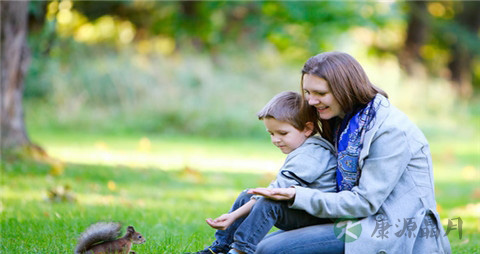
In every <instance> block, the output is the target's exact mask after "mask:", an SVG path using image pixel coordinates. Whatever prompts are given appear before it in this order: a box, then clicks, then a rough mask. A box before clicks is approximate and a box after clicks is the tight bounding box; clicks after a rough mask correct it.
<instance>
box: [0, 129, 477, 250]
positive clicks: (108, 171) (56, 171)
mask: <svg viewBox="0 0 480 254" xmlns="http://www.w3.org/2000/svg"><path fill="white" fill-rule="evenodd" d="M33 139H34V141H36V142H38V143H40V144H42V145H43V146H44V147H45V148H46V149H47V151H48V152H49V153H50V154H51V155H53V156H54V157H57V158H60V159H61V160H63V163H51V164H40V163H36V162H31V161H3V162H2V168H1V176H2V177H1V189H0V190H1V191H0V195H1V196H0V197H1V202H0V214H1V224H0V225H1V238H0V253H71V252H72V251H73V249H74V246H75V244H76V239H77V237H78V236H79V234H80V233H81V232H82V231H83V230H85V229H86V228H87V227H88V226H89V225H90V224H92V223H95V222H97V221H118V222H121V223H122V224H123V225H124V227H123V231H125V227H126V226H128V225H132V226H134V227H135V229H136V230H137V231H139V232H141V233H142V234H143V235H144V236H145V237H146V239H147V242H146V243H145V244H143V245H134V246H133V248H132V249H133V250H134V251H136V252H137V253H183V252H186V251H194V250H198V249H202V248H203V247H204V246H205V245H206V244H209V243H210V242H211V241H212V240H213V233H214V230H213V229H211V228H209V227H208V226H207V225H206V223H205V222H204V219H205V218H208V217H215V216H218V215H220V214H221V213H224V212H226V211H227V210H228V209H229V207H230V205H231V203H232V202H233V200H234V199H235V197H236V196H237V194H238V193H239V192H240V191H242V190H243V189H245V188H250V187H258V186H266V185H268V183H269V182H270V180H271V179H273V177H274V173H275V170H276V169H278V168H279V167H280V166H281V163H282V162H283V158H284V157H283V155H282V154H281V153H279V152H278V151H276V150H275V149H276V148H274V147H273V146H272V145H270V144H269V142H268V141H265V140H246V141H241V140H211V139H206V138H175V137H170V138H166V137H160V136H159V137H142V136H130V137H128V136H123V137H97V136H81V135H77V134H71V133H70V134H53V133H35V134H34V135H33ZM431 146H432V153H433V159H434V163H435V180H436V195H437V201H438V204H439V210H440V215H441V218H442V224H443V225H444V227H445V228H446V227H447V225H448V220H449V219H451V222H453V223H454V224H458V220H454V218H457V217H460V218H461V219H462V221H463V225H462V238H461V239H459V230H458V229H457V230H452V231H451V232H450V234H449V239H450V241H451V244H452V250H453V253H478V251H479V249H480V246H479V242H480V234H479V228H480V222H479V214H480V202H479V199H480V186H479V164H478V155H479V154H478V151H479V150H478V145H476V144H468V143H464V142H461V141H457V142H452V141H451V140H447V141H435V142H431ZM255 169H261V170H255ZM65 187H66V188H67V189H68V188H69V189H70V190H68V191H67V193H69V194H71V195H72V199H74V201H71V202H69V201H52V200H51V199H49V198H48V192H49V190H54V191H55V192H57V193H59V192H62V188H63V189H65ZM457 226H458V225H457Z"/></svg>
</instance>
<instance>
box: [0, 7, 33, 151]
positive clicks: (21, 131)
mask: <svg viewBox="0 0 480 254" xmlns="http://www.w3.org/2000/svg"><path fill="white" fill-rule="evenodd" d="M27 14H28V1H3V0H2V1H0V15H1V24H0V29H1V39H0V40H1V41H0V42H1V52H0V53H1V62H0V65H1V77H0V81H1V87H0V99H1V102H0V128H1V129H0V138H1V139H0V143H1V144H0V145H1V154H2V155H4V154H5V152H6V151H9V150H16V149H19V148H23V147H31V146H32V143H31V142H30V140H29V138H28V136H27V133H26V130H25V121H24V116H23V107H22V94H23V82H24V76H25V73H26V70H27V67H28V64H29V59H30V52H29V49H28V46H27V30H28V26H27Z"/></svg>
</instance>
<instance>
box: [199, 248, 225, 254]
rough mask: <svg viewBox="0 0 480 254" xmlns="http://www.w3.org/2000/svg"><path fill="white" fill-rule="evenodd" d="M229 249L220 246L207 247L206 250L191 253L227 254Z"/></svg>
mask: <svg viewBox="0 0 480 254" xmlns="http://www.w3.org/2000/svg"><path fill="white" fill-rule="evenodd" d="M228 251H229V250H225V249H220V248H218V247H207V248H205V249H204V250H201V251H197V252H190V253H191V254H226V253H227V252H228Z"/></svg>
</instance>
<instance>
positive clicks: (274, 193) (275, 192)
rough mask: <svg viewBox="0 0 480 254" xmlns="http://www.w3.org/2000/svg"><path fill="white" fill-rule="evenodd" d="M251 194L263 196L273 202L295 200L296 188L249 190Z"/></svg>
mask: <svg viewBox="0 0 480 254" xmlns="http://www.w3.org/2000/svg"><path fill="white" fill-rule="evenodd" d="M248 193H249V194H255V195H261V196H264V197H266V198H269V199H273V200H293V199H294V198H295V193H296V192H295V188H270V189H268V188H255V189H250V190H248Z"/></svg>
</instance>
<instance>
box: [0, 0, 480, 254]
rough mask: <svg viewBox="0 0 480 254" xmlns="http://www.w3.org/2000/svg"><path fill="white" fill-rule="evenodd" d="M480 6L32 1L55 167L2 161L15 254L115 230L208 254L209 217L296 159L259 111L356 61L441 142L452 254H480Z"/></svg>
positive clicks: (31, 35) (33, 134)
mask: <svg viewBox="0 0 480 254" xmlns="http://www.w3.org/2000/svg"><path fill="white" fill-rule="evenodd" d="M5 2H6V1H5ZM3 3H4V2H2V4H3ZM479 5H480V2H478V1H378V2H377V1H134V0H131V1H71V0H62V1H31V2H29V4H28V8H29V10H28V15H29V19H28V20H29V28H28V29H29V30H28V45H29V49H30V52H29V56H30V63H29V65H28V70H27V71H26V77H25V82H24V91H23V106H24V112H25V125H26V128H27V132H28V134H29V137H30V138H31V140H32V141H33V143H35V144H38V145H39V146H41V147H43V148H45V150H46V151H47V152H48V155H50V156H51V157H49V156H45V154H42V153H41V152H40V153H39V154H36V153H35V152H33V155H34V156H33V157H34V158H36V159H39V161H43V162H47V163H39V162H37V161H35V162H31V161H29V160H26V161H25V160H16V159H11V158H9V157H3V158H2V161H1V163H0V173H1V174H2V177H1V178H0V198H1V199H0V215H1V216H2V220H0V227H1V230H2V235H1V236H0V243H1V244H0V252H2V253H3V252H5V253H34V252H43V253H49V252H52V251H53V252H58V253H65V252H68V251H71V250H72V249H73V248H74V246H75V243H76V237H77V236H78V235H79V234H80V232H81V231H82V230H84V229H85V228H86V226H87V225H89V224H91V223H93V222H96V221H98V220H109V221H112V220H113V221H123V222H126V223H128V224H131V225H135V228H136V229H137V227H138V229H141V230H139V231H140V232H142V233H144V234H145V235H147V239H148V241H147V243H148V244H145V245H142V246H135V247H134V249H135V250H137V251H139V252H145V253H175V252H179V251H182V252H185V251H193V250H196V249H200V248H203V247H204V245H205V244H207V243H209V242H211V241H212V240H213V238H212V237H213V231H212V230H211V229H210V228H209V227H208V226H207V225H206V224H205V223H204V218H205V217H213V216H216V215H219V214H221V213H224V212H225V211H226V210H227V209H228V207H229V205H230V203H231V201H233V200H234V198H235V196H236V195H237V193H238V192H239V191H241V190H242V189H244V188H249V187H258V186H266V185H267V184H268V183H269V182H270V181H271V180H272V179H273V177H274V176H275V172H276V170H278V168H279V167H280V166H281V163H282V161H283V160H284V155H283V154H281V153H279V152H278V150H277V149H276V148H275V147H274V146H272V145H271V144H270V142H269V136H268V135H266V132H265V129H264V126H263V124H262V122H260V121H258V120H257V118H256V117H255V115H256V112H257V111H258V110H260V109H261V108H262V107H263V105H264V104H265V103H266V102H267V101H268V100H269V99H270V98H271V97H272V96H273V95H275V94H276V93H278V92H280V91H285V90H293V91H300V76H301V73H300V71H301V68H302V66H303V64H304V62H305V61H306V60H307V59H308V58H309V57H310V56H313V55H315V54H318V53H320V52H324V51H344V52H347V53H349V54H351V55H352V56H354V57H355V58H356V59H357V60H358V61H359V62H360V63H361V64H362V66H364V68H365V70H366V72H367V74H368V76H369V77H370V79H371V81H372V82H373V83H374V84H376V85H377V86H379V87H381V88H382V89H384V90H385V91H386V92H387V93H388V94H389V97H390V99H391V101H392V102H393V104H394V105H396V106H397V107H399V108H400V109H401V110H402V111H404V112H405V113H406V114H407V115H408V116H409V117H410V118H411V119H412V120H413V121H414V122H415V123H416V124H418V126H419V127H420V128H421V129H422V131H423V132H424V133H425V135H426V136H427V139H428V140H429V143H430V146H431V151H432V158H433V162H434V168H435V170H434V174H435V187H436V189H435V193H436V198H437V202H438V206H437V208H438V211H439V213H440V215H441V218H442V225H444V227H447V226H448V225H450V223H451V222H452V220H453V221H454V222H455V223H457V224H455V226H457V227H458V228H457V230H453V232H452V233H451V234H449V239H450V241H451V242H452V247H453V252H454V253H475V252H476V251H478V249H479V243H480V241H479V238H480V234H479V232H480V218H479V214H480V202H479V200H480V186H479V184H478V183H479V182H480V163H479V158H480V142H479V137H480V128H479V126H480V96H479V91H480V57H479V56H480V47H479V45H480V39H479V35H480V33H479V26H480V15H478V13H480V6H479ZM2 7H3V6H2ZM2 13H3V12H2ZM2 39H3V37H2ZM2 53H4V52H2ZM23 53H24V52H22V54H23ZM7 61H9V59H7ZM5 63H8V62H3V63H2V71H3V67H4V66H5V65H4V64H5ZM2 92H4V91H2ZM2 120H3V119H2ZM33 151H36V150H35V149H33ZM40 151H42V150H41V149H40ZM45 157H46V158H45ZM460 217H461V218H462V219H463V230H464V231H463V238H462V237H461V232H462V229H461V228H459V227H461V225H460V224H458V222H457V220H455V219H458V218H460ZM25 228H28V229H29V230H28V231H27V230H25ZM39 232H41V233H39ZM59 232H62V234H59ZM52 239H56V241H53V242H52V241H51V240H52ZM185 243H188V244H187V245H186V244H185Z"/></svg>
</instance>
